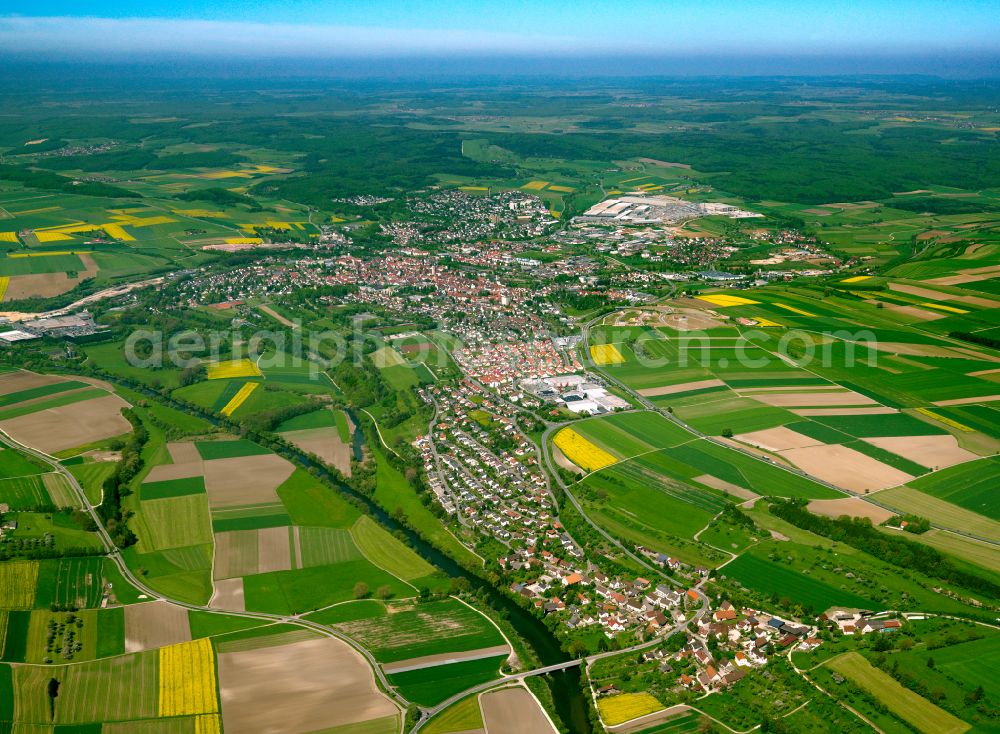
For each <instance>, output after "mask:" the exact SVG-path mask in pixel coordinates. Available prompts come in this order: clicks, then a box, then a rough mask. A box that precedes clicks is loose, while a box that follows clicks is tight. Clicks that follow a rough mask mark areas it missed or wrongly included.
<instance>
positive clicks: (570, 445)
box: [554, 428, 618, 472]
mask: <svg viewBox="0 0 1000 734" xmlns="http://www.w3.org/2000/svg"><path fill="white" fill-rule="evenodd" d="M554 443H555V445H556V446H558V447H559V450H560V451H562V452H563V453H564V454H565V455H566V458H567V459H569V460H570V461H572V462H573V463H574V464H576V465H577V466H578V467H580V468H581V469H583V470H584V471H587V472H591V471H597V470H598V469H603V468H604V467H606V466H611V465H612V464H615V463H617V461H618V459H616V458H615V457H614V456H612V455H611V454H609V453H608V452H607V451H605V450H604V449H602V448H601V447H600V446H595V445H594V444H592V443H591V442H590V441H588V440H587V439H585V438H584V437H583V436H581V435H580V434H579V433H577V432H576V431H574V430H573V429H572V428H564V429H562V430H561V431H559V433H557V434H556V437H555V440H554Z"/></svg>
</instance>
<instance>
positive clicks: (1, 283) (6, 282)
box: [0, 275, 10, 301]
mask: <svg viewBox="0 0 1000 734" xmlns="http://www.w3.org/2000/svg"><path fill="white" fill-rule="evenodd" d="M9 287H10V276H9V275H5V276H3V277H2V278H0V301H2V300H3V299H4V296H6V295H7V288H9Z"/></svg>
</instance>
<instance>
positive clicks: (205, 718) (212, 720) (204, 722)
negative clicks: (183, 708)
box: [194, 714, 222, 734]
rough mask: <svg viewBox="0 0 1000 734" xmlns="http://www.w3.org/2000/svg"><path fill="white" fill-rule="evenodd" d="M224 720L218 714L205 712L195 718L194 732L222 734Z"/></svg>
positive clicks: (198, 733) (199, 733)
mask: <svg viewBox="0 0 1000 734" xmlns="http://www.w3.org/2000/svg"><path fill="white" fill-rule="evenodd" d="M221 731H222V721H221V720H220V719H219V715H218V714H203V715H201V716H199V717H197V718H196V719H195V720H194V734H220V732H221Z"/></svg>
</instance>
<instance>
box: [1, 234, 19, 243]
mask: <svg viewBox="0 0 1000 734" xmlns="http://www.w3.org/2000/svg"><path fill="white" fill-rule="evenodd" d="M0 242H12V243H14V244H17V232H0Z"/></svg>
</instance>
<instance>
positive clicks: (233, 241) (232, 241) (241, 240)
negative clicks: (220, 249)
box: [226, 237, 264, 245]
mask: <svg viewBox="0 0 1000 734" xmlns="http://www.w3.org/2000/svg"><path fill="white" fill-rule="evenodd" d="M263 241H264V240H262V239H261V238H260V237H226V244H227V245H259V244H261V243H262V242H263Z"/></svg>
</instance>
